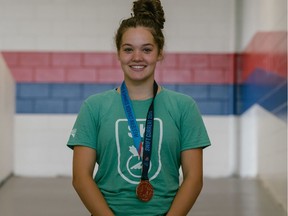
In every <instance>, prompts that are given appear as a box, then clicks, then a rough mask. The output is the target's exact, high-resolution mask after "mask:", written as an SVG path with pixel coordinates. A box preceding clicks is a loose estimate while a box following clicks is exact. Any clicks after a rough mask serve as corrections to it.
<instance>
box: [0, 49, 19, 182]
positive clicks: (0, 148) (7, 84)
mask: <svg viewBox="0 0 288 216" xmlns="http://www.w3.org/2000/svg"><path fill="white" fill-rule="evenodd" d="M14 95H15V83H14V80H13V78H12V75H11V73H10V71H9V70H8V68H7V67H6V64H5V63H4V61H3V58H2V56H1V54H0V183H1V182H2V181H3V180H5V179H6V178H7V177H8V176H9V175H10V174H12V173H13V160H14V158H13V150H14V146H13V127H14V110H15V96H14Z"/></svg>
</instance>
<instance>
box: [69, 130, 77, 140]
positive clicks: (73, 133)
mask: <svg viewBox="0 0 288 216" xmlns="http://www.w3.org/2000/svg"><path fill="white" fill-rule="evenodd" d="M76 132H77V129H76V128H74V129H73V130H72V131H71V133H70V136H72V137H73V138H74V137H75V135H76Z"/></svg>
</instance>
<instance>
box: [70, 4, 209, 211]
mask: <svg viewBox="0 0 288 216" xmlns="http://www.w3.org/2000/svg"><path fill="white" fill-rule="evenodd" d="M133 12H134V15H133V16H132V17H130V18H128V19H126V20H123V21H122V23H121V25H120V27H119V29H118V31H117V33H116V37H115V42H116V47H117V53H118V59H119V61H120V63H121V67H122V70H123V73H124V81H123V83H122V84H121V86H119V88H117V89H113V90H110V91H106V92H103V93H100V94H96V95H93V96H90V97H89V98H88V99H87V100H85V102H84V103H83V105H82V107H81V110H80V112H79V114H78V117H77V120H76V122H75V125H74V128H73V130H72V133H71V136H70V138H69V141H68V146H69V147H70V148H72V149H73V150H74V155H73V186H74V188H75V190H76V191H77V193H78V194H79V197H80V198H81V200H82V202H83V203H84V205H85V206H86V208H87V209H88V210H89V212H91V214H93V215H94V216H101V215H103V216H110V215H117V216H118V215H119V216H124V215H125V216H131V215H133V216H134V215H137V216H141V215H145V216H156V215H170V216H172V215H173V216H181V215H187V213H188V212H189V210H190V209H191V208H192V206H193V204H194V203H195V201H196V199H197V197H198V195H199V193H200V191H201V188H202V184H203V182H202V181H203V173H202V149H203V148H205V147H206V146H208V145H210V141H209V138H208V135H207V132H206V129H205V126H204V124H203V121H202V118H201V116H200V114H199V111H198V109H197V105H196V104H195V102H194V100H193V99H192V98H191V97H189V96H186V95H183V94H180V93H176V92H173V91H170V90H167V89H165V88H163V87H161V86H159V85H158V84H157V83H156V81H155V80H154V73H155V68H156V65H157V63H158V62H159V61H161V60H162V59H163V46H164V36H163V33H162V29H163V26H164V22H165V19H164V11H163V8H162V6H161V3H160V1H159V0H138V1H136V2H134V3H133ZM96 163H97V164H98V169H97V172H96V175H95V177H94V178H93V171H94V167H95V164H96ZM180 167H181V168H182V171H183V181H182V183H181V185H180V187H179V168H180Z"/></svg>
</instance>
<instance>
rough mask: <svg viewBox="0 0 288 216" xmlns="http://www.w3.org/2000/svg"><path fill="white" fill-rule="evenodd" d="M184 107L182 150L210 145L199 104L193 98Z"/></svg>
mask: <svg viewBox="0 0 288 216" xmlns="http://www.w3.org/2000/svg"><path fill="white" fill-rule="evenodd" d="M186 103H187V101H186ZM183 107H185V108H184V110H183V113H182V117H181V151H184V150H187V149H193V148H205V147H207V146H209V145H210V139H209V137H208V134H207V130H206V127H205V125H204V122H203V119H202V116H201V114H200V112H199V109H198V107H197V104H196V103H195V101H194V100H193V99H192V100H190V101H189V102H188V103H187V104H185V106H183Z"/></svg>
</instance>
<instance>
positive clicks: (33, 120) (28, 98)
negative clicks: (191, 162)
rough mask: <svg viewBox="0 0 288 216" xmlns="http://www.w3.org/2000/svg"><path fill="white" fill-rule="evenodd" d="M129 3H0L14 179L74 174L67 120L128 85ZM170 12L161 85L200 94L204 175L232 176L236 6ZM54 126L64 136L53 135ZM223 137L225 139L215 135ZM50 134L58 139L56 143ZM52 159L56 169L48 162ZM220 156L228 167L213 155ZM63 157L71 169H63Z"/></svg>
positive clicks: (189, 6)
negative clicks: (207, 137)
mask: <svg viewBox="0 0 288 216" xmlns="http://www.w3.org/2000/svg"><path fill="white" fill-rule="evenodd" d="M0 2H1V0H0ZM126 2H127V4H124V3H123V1H121V3H115V2H114V1H113V4H111V1H103V0H101V1H100V0H98V1H88V0H86V1H84V3H83V1H79V0H78V1H73V4H70V3H69V4H68V3H67V2H66V1H57V2H56V1H55V2H53V3H51V1H45V0H42V1H33V0H31V1H28V2H27V1H26V2H25V3H22V2H20V1H17V0H12V1H9V2H7V1H4V2H3V4H2V2H1V5H3V7H1V9H0V10H1V13H0V18H1V16H2V18H3V19H0V20H5V22H2V23H1V24H3V27H4V28H3V29H2V30H0V31H1V32H0V45H1V47H2V50H3V54H4V56H5V59H6V61H7V63H8V64H9V67H10V68H11V71H12V73H13V76H14V77H15V79H16V80H17V108H16V110H17V114H16V116H15V131H16V132H15V133H16V135H15V154H16V157H15V174H18V175H24V176H30V175H46V176H55V175H65V174H67V173H68V174H69V173H70V169H71V168H70V167H71V164H70V163H69V162H70V161H71V152H69V150H68V149H65V147H64V148H62V147H63V146H65V143H66V140H67V138H68V135H69V133H67V131H69V130H70V129H71V127H72V123H71V120H67V121H61V119H62V117H63V119H65V120H66V119H70V118H69V117H71V119H73V118H75V116H76V113H77V112H78V110H79V106H80V104H81V102H82V101H83V99H84V98H85V97H87V96H88V95H90V94H92V93H96V92H99V91H103V90H105V89H110V88H112V87H114V86H115V85H118V84H119V82H120V81H121V79H122V74H121V73H120V72H119V67H118V65H117V61H116V59H115V56H114V52H115V49H114V44H113V36H114V32H115V30H116V28H117V26H118V24H119V20H121V19H122V18H123V17H127V16H130V4H131V3H132V1H126ZM163 6H164V7H165V11H166V19H167V22H166V26H165V34H166V40H167V45H166V47H165V49H166V57H165V60H164V62H163V63H162V64H161V65H160V67H159V68H158V71H157V80H158V81H159V82H161V84H163V85H165V86H166V87H167V88H171V89H174V90H177V91H181V92H183V93H187V94H189V95H191V96H193V97H194V98H195V99H196V100H197V102H198V104H199V107H200V109H201V111H202V113H203V114H204V115H209V118H207V120H206V118H205V122H207V123H206V124H207V125H211V126H207V127H208V130H209V133H210V134H211V136H213V140H212V142H213V145H214V147H213V148H210V149H207V157H205V164H207V165H206V167H207V168H205V174H206V175H207V176H229V175H231V173H233V172H234V171H233V165H231V161H232V160H231V156H230V154H229V152H230V151H232V150H231V149H234V147H233V145H234V142H231V140H232V139H233V138H232V137H230V136H225V135H224V133H225V130H227V129H230V128H233V121H231V120H230V118H232V119H233V118H234V117H233V112H234V111H233V109H234V108H233V107H234V106H233V98H231V96H232V97H233V91H234V90H233V89H234V87H233V79H234V78H233V76H234V74H233V68H234V54H233V53H232V51H233V49H234V45H233V44H234V37H233V34H234V25H233V23H234V17H233V11H234V2H233V1H230V0H221V1H218V2H217V4H216V3H215V2H213V1H210V0H204V1H196V0H194V1H179V3H177V6H178V7H177V8H175V2H173V1H163ZM7 11H9V12H7ZM203 11H204V12H203ZM207 14H209V16H207ZM99 20H101V22H100V21H99ZM102 20H105V22H102ZM212 21H213V22H212ZM0 22H1V21H0ZM11 26H14V27H15V28H11ZM204 26H205V28H203V27H204ZM206 27H207V28H206ZM100 30H101V31H100ZM212 33H213V34H212ZM211 35H213V37H211ZM116 74H118V75H117V76H116V77H115V75H116ZM192 84H193V85H192ZM208 107H210V108H208ZM230 115H231V116H230ZM67 116H69V117H67ZM66 117H67V118H66ZM45 119H46V120H45ZM218 120H221V125H222V126H223V128H220V129H219V126H218V125H217V121H218ZM46 121H47V122H51V121H52V122H53V123H48V124H46V123H45V122H46ZM39 122H41V123H42V124H41V126H39ZM51 124H52V125H57V130H56V131H59V133H58V132H55V130H51V127H50V125H51ZM55 127H56V126H55ZM40 128H41V131H42V132H40V131H39V130H40ZM35 131H37V133H35ZM219 131H220V132H221V133H222V134H223V136H217V133H218V132H219ZM55 133H56V134H59V135H56V134H55ZM231 136H232V135H231ZM47 137H56V138H57V139H56V138H55V139H54V140H53V144H51V139H48V138H47ZM51 146H53V149H50V150H49V151H48V150H47V148H48V149H49V148H50V147H51ZM54 148H56V149H54ZM44 149H46V151H44ZM223 149H224V150H225V152H223ZM47 152H48V153H47ZM51 152H53V155H54V161H55V163H53V162H52V161H53V160H52V161H51V160H48V159H47V158H50V157H49V156H48V155H52V153H51ZM208 154H209V155H208ZM222 154H223V157H221V160H218V159H217V157H215V155H222ZM66 157H68V159H67V158H66ZM62 158H65V159H66V161H68V162H67V163H60V164H58V161H62V160H63V159H62ZM56 164H57V167H55V166H56ZM32 165H33V166H32Z"/></svg>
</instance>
